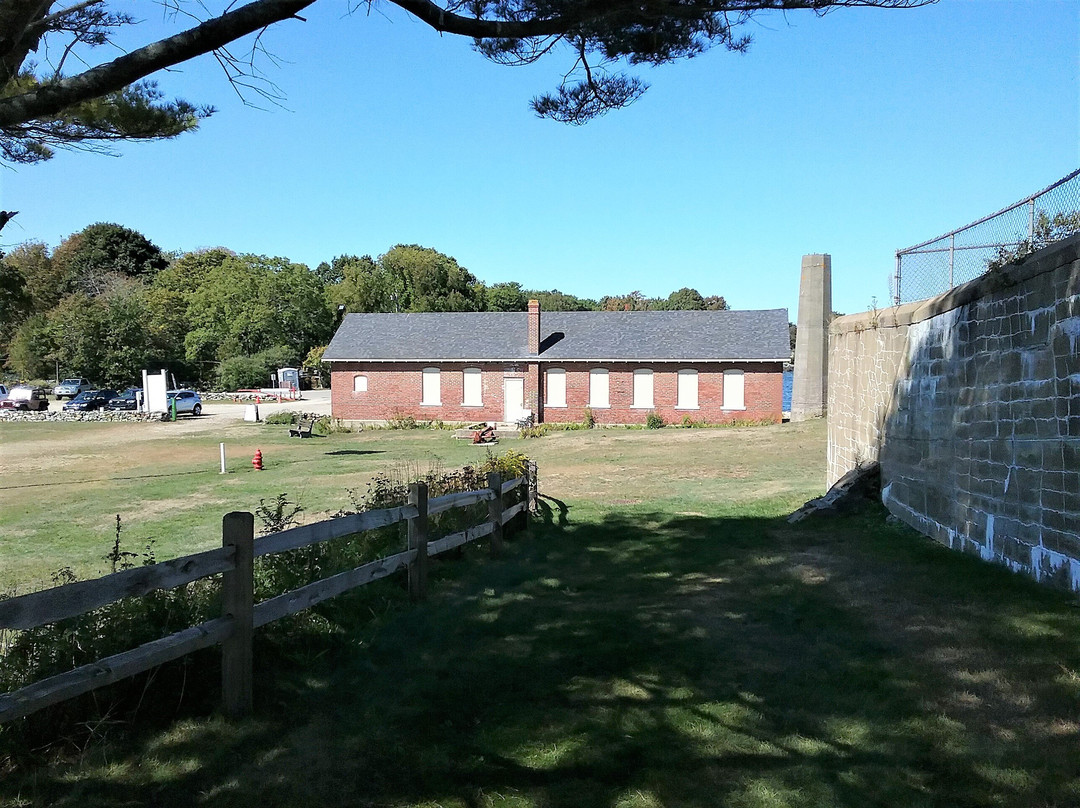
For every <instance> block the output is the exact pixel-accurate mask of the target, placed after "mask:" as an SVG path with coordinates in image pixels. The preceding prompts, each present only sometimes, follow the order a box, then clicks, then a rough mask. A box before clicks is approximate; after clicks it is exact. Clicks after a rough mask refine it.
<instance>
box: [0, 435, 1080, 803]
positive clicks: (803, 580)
mask: <svg viewBox="0 0 1080 808" xmlns="http://www.w3.org/2000/svg"><path fill="white" fill-rule="evenodd" d="M823 436H824V430H823V424H820V423H811V424H798V425H785V426H783V427H775V428H759V429H750V430H741V429H740V430H707V431H706V430H686V431H682V430H680V431H673V430H665V431H663V432H660V433H655V432H622V431H604V432H601V431H596V432H590V433H568V434H565V435H554V436H548V437H546V438H543V439H541V440H539V441H530V442H527V443H525V444H524V447H525V448H526V449H527V450H528V451H530V452H531V453H533V454H534V455H535V456H536V458H537V460H538V462H539V464H540V469H541V494H542V495H543V497H544V499H543V500H542V502H543V513H542V515H541V519H539V520H538V521H537V524H536V525H535V527H534V529H533V531H532V534H531V535H519V536H518V537H517V538H515V539H514V540H513V541H511V542H510V543H509V544H508V548H507V552H506V554H505V556H504V557H503V558H501V559H498V560H495V561H492V560H489V559H487V558H486V556H485V554H484V552H483V551H482V548H471V549H470V550H468V551H467V552H466V554H465V559H464V562H462V561H446V562H439V563H437V564H435V565H434V568H433V575H434V579H433V587H432V596H431V598H430V599H429V600H428V601H427V602H426V603H424V604H421V605H418V606H415V607H409V606H407V605H405V604H404V598H403V596H402V594H401V588H400V586H398V585H396V584H395V583H394V582H384V583H385V584H386V588H385V590H384V592H385V598H384V600H383V601H382V602H383V603H384V604H385V608H381V609H378V610H373V611H374V612H375V613H374V616H373V617H371V618H370V619H365V620H363V621H358V620H356V619H354V618H355V615H352V616H349V615H347V614H345V613H344V612H345V611H347V610H342V613H339V614H337V615H336V616H335V615H334V614H333V613H331V614H328V615H326V616H324V617H323V618H322V619H323V621H324V627H325V629H326V631H325V632H324V635H323V636H324V641H323V642H321V643H309V644H308V645H306V646H304V647H302V648H293V649H291V650H290V649H288V648H287V647H286V646H276V647H274V648H263V649H262V653H263V656H262V659H263V663H264V666H265V667H264V670H263V671H261V673H260V675H259V676H258V677H257V683H258V685H257V686H258V689H257V709H256V717H255V718H253V719H250V720H247V721H242V722H236V723H229V722H226V721H224V720H221V719H219V718H204V717H199V716H197V715H195V716H191V715H188V716H187V717H183V715H184V714H183V712H182V711H181V718H180V719H178V720H176V721H172V722H167V723H165V724H163V725H161V726H155V725H152V724H149V723H145V724H140V725H137V726H135V727H134V728H121V727H117V726H115V725H114V724H111V723H109V722H102V724H101V726H100V727H95V730H96V731H97V734H98V735H102V734H106V735H108V738H107V739H106V740H105V741H102V740H100V739H95V740H93V741H92V742H91V743H89V745H87V746H86V747H85V749H84V750H83V751H82V752H81V753H80V754H77V755H75V756H74V757H70V756H69V757H68V758H66V759H65V760H63V761H61V762H56V763H53V764H52V765H46V764H45V763H35V762H34V760H35V758H33V757H32V756H27V757H22V758H12V759H11V760H12V761H14V760H16V759H17V760H18V762H17V763H12V762H9V763H8V768H7V770H6V771H5V770H4V769H3V763H2V761H0V805H3V806H24V805H47V804H48V805H72V806H74V805H78V806H80V808H84V807H85V806H121V805H123V806H128V805H170V806H171V805H192V806H195V805H213V806H222V805H245V806H247V805H250V806H256V805H258V806H295V805H300V804H307V805H312V806H315V805H348V806H388V807H389V806H395V807H397V808H436V807H437V806H440V807H442V808H519V807H520V808H526V807H527V808H658V807H660V806H662V807H663V808H673V807H674V806H687V807H689V808H705V806H733V807H734V808H779V807H780V806H785V807H794V806H800V807H801V806H806V807H807V808H810V807H811V806H813V807H814V808H817V807H818V806H852V808H855V807H856V806H858V807H859V808H862V807H863V806H872V805H882V806H1066V805H1077V804H1080V763H1078V761H1080V647H1078V643H1077V638H1078V637H1080V611H1078V610H1077V609H1076V608H1074V603H1075V600H1074V599H1073V598H1070V597H1068V596H1065V595H1062V594H1059V593H1056V592H1053V591H1050V590H1047V589H1045V588H1042V587H1040V586H1038V585H1036V584H1034V583H1033V582H1030V581H1028V580H1026V579H1022V578H1019V577H1016V576H1013V575H1011V574H1010V573H1008V572H1006V571H1005V570H1003V569H1001V568H998V567H993V566H989V565H986V564H983V563H982V562H979V561H977V560H975V559H972V558H969V557H965V556H961V555H958V554H955V553H951V552H950V551H948V550H946V549H944V548H941V547H939V546H937V545H934V544H932V543H930V542H929V541H927V540H924V539H922V538H920V537H918V536H916V535H914V534H913V533H911V532H910V531H908V530H906V529H904V528H901V527H894V526H888V525H885V524H884V523H883V519H882V514H881V513H878V512H873V513H870V514H864V515H861V516H853V517H845V518H840V519H832V520H826V521H811V522H808V523H801V524H799V525H795V526H791V525H788V524H787V523H786V522H785V521H784V517H785V516H786V514H787V513H789V512H790V511H791V510H793V509H794V507H796V506H797V505H798V504H801V502H802V501H803V500H804V499H805V498H806V497H807V496H809V495H812V494H814V493H817V492H819V491H820V488H821V482H822V473H821V469H822V467H823V459H824V458H823V454H824V452H823V449H824V445H823V443H824V439H823ZM4 437H5V438H6V437H7V436H6V434H5V435H4ZM331 440H332V441H334V442H323V443H321V444H314V442H305V444H304V445H303V446H302V447H301V446H300V445H299V442H296V446H295V447H287V442H286V441H283V442H281V444H280V445H279V446H278V448H277V449H276V450H275V451H278V452H284V451H290V450H291V451H293V452H295V453H296V454H295V455H293V457H294V458H295V459H294V461H293V465H292V466H290V467H289V468H291V469H293V472H292V474H291V475H289V474H286V473H284V471H283V472H282V476H280V477H279V478H278V479H277V480H276V481H275V484H268V483H259V485H269V487H268V488H266V489H258V488H250V489H248V490H247V492H246V493H247V495H248V496H256V497H257V496H259V495H262V496H266V495H269V494H270V493H273V492H277V490H278V489H280V490H286V491H290V492H291V491H299V490H301V489H300V488H298V487H295V486H288V485H285V486H284V487H282V485H281V483H282V482H287V481H288V480H289V479H297V475H299V474H302V473H303V472H301V471H300V469H302V468H304V466H303V464H302V457H303V455H302V454H300V453H302V452H311V453H314V452H318V451H323V452H325V451H331V450H333V451H336V450H337V448H338V445H339V444H338V443H337V442H338V441H340V446H341V448H344V447H346V446H350V447H355V448H356V450H357V451H374V450H375V447H381V448H382V449H383V450H384V451H387V452H388V453H390V450H391V449H392V450H393V451H394V452H400V453H401V454H402V456H404V457H406V459H408V458H410V457H411V458H412V459H420V458H422V457H423V456H424V452H425V451H433V450H435V448H436V447H437V448H438V450H439V451H444V449H443V447H444V445H446V448H445V455H441V457H442V459H443V462H444V465H447V466H449V465H452V464H453V463H454V459H453V458H456V457H458V456H459V455H458V454H455V453H459V452H460V453H464V454H466V455H467V453H468V452H469V451H472V450H471V449H465V448H463V447H455V446H450V445H448V444H444V442H441V436H438V435H432V434H430V433H409V434H406V435H399V434H388V433H371V434H370V435H360V436H337V437H335V438H333V439H328V441H331ZM270 445H273V444H271V442H270V441H269V440H266V441H264V442H263V449H264V451H267V446H270ZM6 447H7V444H5V448H6ZM213 447H214V448H216V443H214V444H213ZM410 453H411V454H410ZM268 454H269V452H268ZM312 456H314V455H312ZM342 457H346V458H352V459H353V461H354V462H355V463H356V465H357V466H360V465H361V464H368V463H370V464H377V463H379V462H381V463H386V464H389V463H391V460H390V459H389V458H386V457H385V456H384V455H334V456H332V457H331V458H330V459H328V460H326V461H318V463H317V464H318V465H321V464H322V463H323V462H326V463H328V464H329V463H338V462H342V461H340V460H339V458H342ZM310 462H311V463H312V464H316V461H310ZM384 467H385V466H384ZM377 470H378V467H377V465H376V467H369V468H367V470H366V471H364V472H360V471H353V472H349V471H347V470H346V468H344V467H339V468H338V471H337V473H338V474H340V475H342V476H345V475H348V474H350V473H351V474H354V475H355V479H356V480H358V481H361V482H362V475H363V474H364V473H368V474H370V473H374V472H375V471H377ZM271 473H275V474H276V473H277V472H267V473H264V474H271ZM192 476H194V475H192ZM236 476H237V478H239V477H240V476H241V475H240V474H239V473H238V474H237V475H236ZM248 476H249V477H251V476H252V475H248ZM313 477H314V475H313V474H312V473H310V472H309V473H307V478H308V479H307V485H306V487H305V488H304V489H303V491H304V495H305V496H306V497H309V498H310V501H311V503H312V505H311V508H312V509H314V508H324V507H333V506H332V505H329V504H328V503H329V501H330V489H329V488H328V487H327V488H326V489H324V487H323V484H322V483H320V482H317V481H315V480H314V479H312V478H313ZM176 481H177V484H178V485H181V486H187V485H189V482H188V481H186V480H185V478H184V477H177V478H176ZM215 482H216V478H215V479H213V480H209V481H207V482H205V483H204V484H205V485H207V486H208V487H215V486H214V483H215ZM350 484H351V483H350ZM243 485H245V486H246V485H252V486H253V485H255V483H247V482H244V483H243ZM238 487H239V484H238ZM189 490H190V489H189ZM5 493H7V492H5ZM317 503H327V504H317ZM5 507H6V506H5ZM227 507H233V506H232V505H229V506H227ZM226 509H227V508H226ZM371 589H374V587H372V588H371ZM365 603H368V604H370V603H374V601H365ZM258 658H259V657H258V656H257V660H258ZM268 659H272V660H273V664H270V663H269V662H267V660H268ZM271 668H273V674H274V675H271V670H270V669H271ZM151 695H153V694H151ZM156 697H157V698H159V699H160V698H162V697H161V696H160V695H157V696H156ZM149 698H151V696H150V695H148V699H149Z"/></svg>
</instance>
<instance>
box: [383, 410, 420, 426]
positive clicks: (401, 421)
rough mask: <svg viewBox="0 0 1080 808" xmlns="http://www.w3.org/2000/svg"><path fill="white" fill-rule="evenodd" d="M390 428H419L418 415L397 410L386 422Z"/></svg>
mask: <svg viewBox="0 0 1080 808" xmlns="http://www.w3.org/2000/svg"><path fill="white" fill-rule="evenodd" d="M386 426H387V428H388V429H418V428H419V426H420V424H418V423H417V422H416V416H414V415H409V414H408V413H404V412H395V413H394V414H393V415H391V416H390V419H389V420H388V421H387V422H386Z"/></svg>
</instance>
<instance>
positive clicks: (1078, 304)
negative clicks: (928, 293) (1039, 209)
mask: <svg viewBox="0 0 1080 808" xmlns="http://www.w3.org/2000/svg"><path fill="white" fill-rule="evenodd" d="M1078 338H1080V237H1073V238H1071V239H1068V240H1066V241H1063V242H1060V243H1058V244H1056V245H1054V246H1052V247H1048V248H1047V249H1045V250H1042V251H1041V252H1039V253H1036V254H1035V255H1033V256H1031V257H1030V258H1029V259H1028V260H1027V261H1025V262H1024V263H1023V264H1020V265H1016V266H1010V267H1006V268H1004V269H1002V270H999V271H996V272H993V273H990V274H988V275H985V276H983V277H982V278H979V279H977V280H975V281H972V282H971V283H968V284H965V285H964V286H961V287H958V288H956V289H954V290H953V291H951V292H949V293H948V294H946V295H942V296H941V297H937V298H934V299H932V300H928V301H923V302H920V303H914V304H909V305H906V306H901V307H897V308H894V309H888V310H885V311H880V312H868V313H866V314H860V315H853V316H848V317H843V318H839V319H837V320H835V321H833V323H832V325H831V327H830V368H829V429H828V441H829V444H828V479H829V482H830V483H832V482H833V481H835V480H836V479H837V478H838V477H839V476H841V475H842V474H843V473H844V472H845V471H847V470H849V469H850V468H853V467H854V466H855V465H857V464H858V463H859V462H861V461H866V460H879V461H880V463H881V468H882V486H883V491H882V499H883V501H884V502H885V505H886V507H887V508H888V509H889V511H890V512H892V513H893V514H894V515H896V516H897V517H899V518H900V519H902V520H903V521H904V522H906V523H908V524H909V525H911V526H913V527H915V528H916V529H918V530H920V531H921V532H923V533H925V534H926V535H928V536H931V537H933V538H935V539H937V540H938V541H940V542H942V543H944V544H946V545H948V546H950V547H953V548H955V549H958V550H964V551H967V552H972V553H976V554H978V555H980V556H981V557H982V558H984V559H987V560H995V561H998V562H1000V563H1004V564H1006V565H1008V566H1009V567H1011V568H1012V569H1014V570H1018V571H1023V572H1026V573H1028V574H1031V575H1033V576H1034V577H1035V578H1037V579H1039V580H1044V581H1050V582H1052V583H1055V584H1057V585H1061V586H1064V587H1068V588H1071V589H1080V535H1078V533H1080V354H1078V353H1077V348H1078V345H1077V340H1078Z"/></svg>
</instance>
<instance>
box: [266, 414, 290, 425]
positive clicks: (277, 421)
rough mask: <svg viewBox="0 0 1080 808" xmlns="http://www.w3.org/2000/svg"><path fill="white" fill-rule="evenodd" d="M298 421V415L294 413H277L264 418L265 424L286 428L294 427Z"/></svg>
mask: <svg viewBox="0 0 1080 808" xmlns="http://www.w3.org/2000/svg"><path fill="white" fill-rule="evenodd" d="M296 421H297V417H296V413H294V412H275V413H274V414H273V415H268V416H266V417H265V418H263V423H264V424H269V425H270V426H284V425H289V426H291V425H293V424H295V423H296Z"/></svg>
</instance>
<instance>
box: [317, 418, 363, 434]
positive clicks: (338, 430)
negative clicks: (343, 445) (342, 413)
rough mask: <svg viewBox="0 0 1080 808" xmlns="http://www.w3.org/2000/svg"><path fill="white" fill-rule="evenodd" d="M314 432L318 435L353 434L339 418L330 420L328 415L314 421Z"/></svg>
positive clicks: (352, 430) (351, 429)
mask: <svg viewBox="0 0 1080 808" xmlns="http://www.w3.org/2000/svg"><path fill="white" fill-rule="evenodd" d="M312 430H313V431H314V432H317V433H318V434H320V435H336V434H346V435H347V434H349V433H352V432H355V431H356V430H355V429H353V427H351V426H349V425H348V424H347V423H345V422H344V421H342V420H341V419H340V418H331V417H330V416H329V415H323V416H321V417H319V418H316V419H315V425H314V426H313V427H312Z"/></svg>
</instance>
